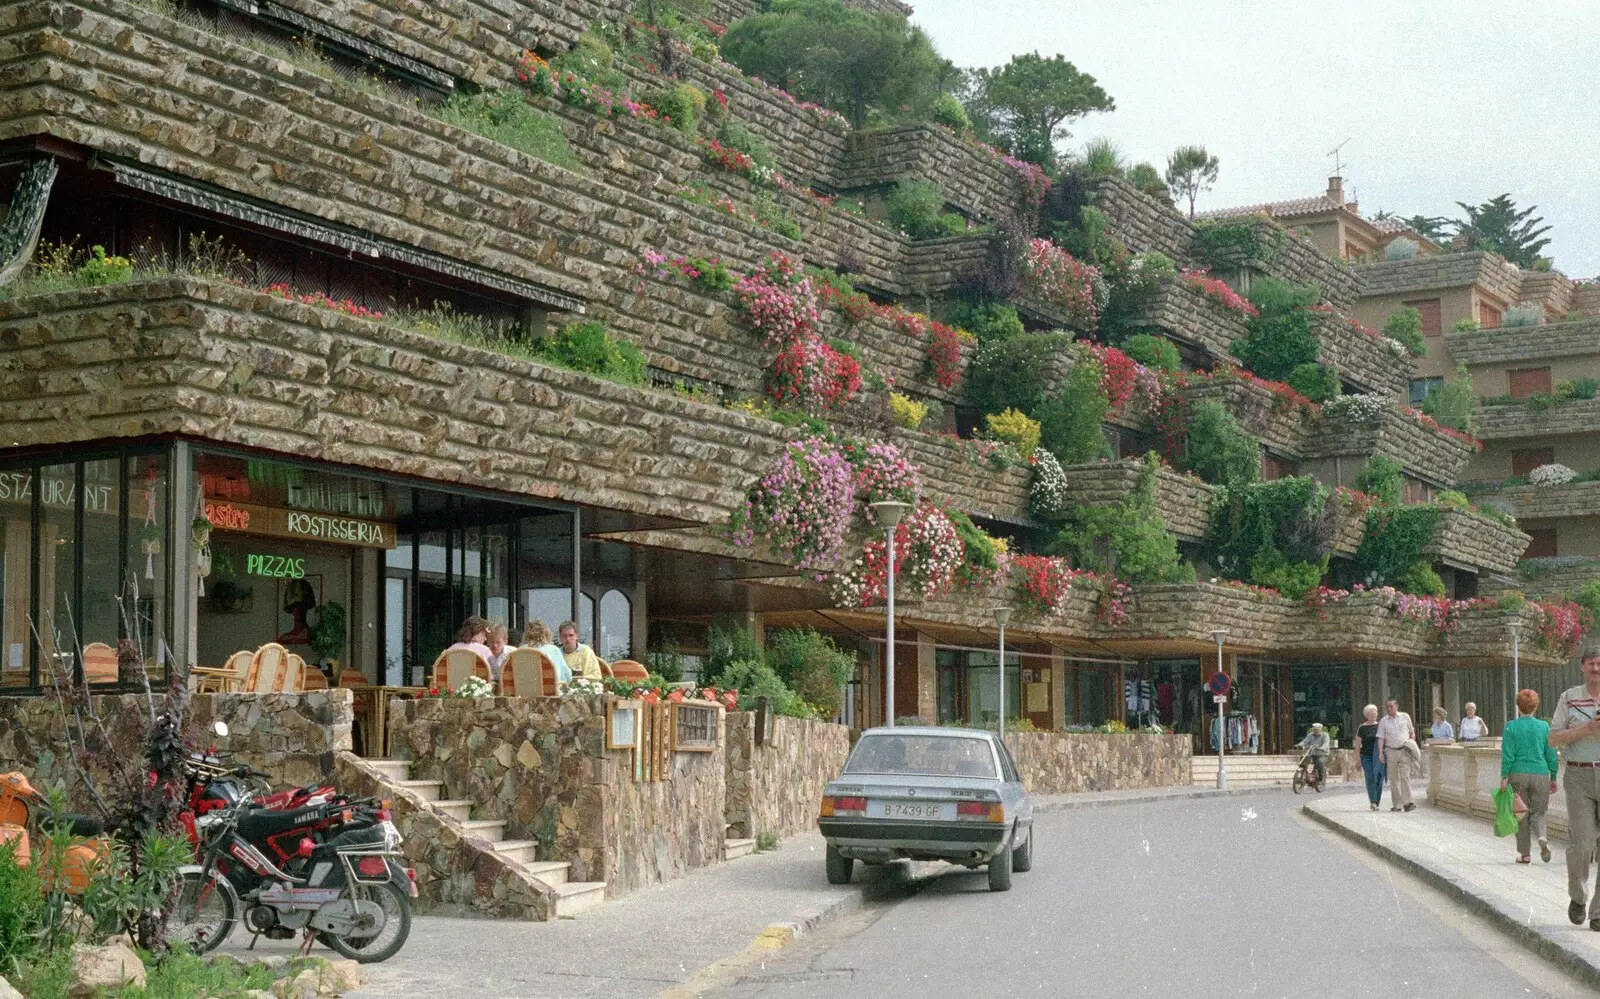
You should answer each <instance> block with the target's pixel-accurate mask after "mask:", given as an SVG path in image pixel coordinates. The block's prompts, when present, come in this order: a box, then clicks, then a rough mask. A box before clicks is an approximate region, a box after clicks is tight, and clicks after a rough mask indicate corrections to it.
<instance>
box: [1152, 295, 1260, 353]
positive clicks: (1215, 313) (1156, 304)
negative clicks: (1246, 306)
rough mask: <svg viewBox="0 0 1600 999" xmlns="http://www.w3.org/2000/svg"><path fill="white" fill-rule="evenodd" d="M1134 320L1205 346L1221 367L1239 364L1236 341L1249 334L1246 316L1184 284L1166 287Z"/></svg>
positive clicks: (1188, 341) (1196, 344) (1191, 342)
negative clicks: (1235, 351) (1234, 353)
mask: <svg viewBox="0 0 1600 999" xmlns="http://www.w3.org/2000/svg"><path fill="white" fill-rule="evenodd" d="M1135 321H1136V322H1137V323H1138V324H1139V325H1141V326H1148V327H1153V328H1155V329H1158V330H1160V331H1162V332H1164V333H1166V334H1167V335H1169V336H1171V337H1173V338H1175V339H1178V340H1182V341H1184V342H1185V343H1190V344H1193V345H1195V346H1197V347H1202V348H1204V349H1205V350H1207V351H1208V352H1210V354H1211V356H1212V357H1213V358H1215V359H1216V361H1217V362H1218V363H1222V364H1237V363H1239V362H1238V360H1237V359H1236V358H1235V357H1234V356H1233V354H1232V350H1233V342H1234V341H1235V340H1238V339H1240V338H1242V337H1243V336H1244V335H1245V334H1246V333H1248V332H1249V331H1248V330H1247V329H1246V328H1245V319H1244V316H1241V315H1240V314H1239V313H1237V312H1234V311H1233V310H1232V309H1229V308H1226V307H1224V306H1221V305H1218V304H1217V303H1215V302H1213V301H1211V300H1210V299H1209V298H1207V297H1206V296H1205V295H1203V294H1201V293H1200V292H1198V291H1196V290H1195V289H1193V288H1191V287H1189V286H1188V285H1186V284H1184V283H1183V282H1181V281H1173V282H1172V283H1170V284H1167V285H1164V286H1163V287H1162V288H1161V290H1160V291H1158V292H1156V294H1155V295H1154V296H1153V297H1152V298H1151V300H1150V304H1149V305H1148V306H1147V307H1146V308H1145V309H1144V310H1143V312H1141V313H1140V315H1139V316H1138V317H1137V318H1136V320H1135Z"/></svg>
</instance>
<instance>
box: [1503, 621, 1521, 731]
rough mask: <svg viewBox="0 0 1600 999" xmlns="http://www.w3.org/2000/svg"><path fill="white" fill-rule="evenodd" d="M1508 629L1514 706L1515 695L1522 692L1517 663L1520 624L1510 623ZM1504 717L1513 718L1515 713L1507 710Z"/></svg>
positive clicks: (1516, 622)
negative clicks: (1509, 632)
mask: <svg viewBox="0 0 1600 999" xmlns="http://www.w3.org/2000/svg"><path fill="white" fill-rule="evenodd" d="M1508 627H1509V628H1510V629H1511V701H1512V703H1513V704H1515V703H1516V700H1517V694H1519V693H1520V692H1521V691H1522V676H1521V669H1520V666H1521V664H1520V662H1519V661H1518V660H1519V653H1520V652H1521V649H1520V645H1521V643H1522V622H1521V621H1512V622H1511V623H1510V624H1509V625H1508ZM1506 717H1507V718H1515V717H1516V713H1515V712H1514V711H1512V710H1510V709H1509V708H1508V709H1507V711H1506Z"/></svg>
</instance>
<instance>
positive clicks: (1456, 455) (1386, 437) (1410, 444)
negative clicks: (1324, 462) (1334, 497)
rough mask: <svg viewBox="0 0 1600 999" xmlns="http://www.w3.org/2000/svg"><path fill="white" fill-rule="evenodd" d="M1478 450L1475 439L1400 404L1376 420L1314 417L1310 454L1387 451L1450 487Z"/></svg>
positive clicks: (1364, 454)
mask: <svg viewBox="0 0 1600 999" xmlns="http://www.w3.org/2000/svg"><path fill="white" fill-rule="evenodd" d="M1474 453H1476V452H1475V449H1474V448H1473V446H1472V445H1471V444H1468V443H1467V442H1466V441H1463V440H1459V439H1457V438H1455V437H1451V436H1449V435H1448V434H1445V433H1443V432H1441V431H1438V430H1434V429H1433V428H1432V427H1429V426H1427V425H1425V424H1424V423H1422V421H1421V420H1419V419H1417V418H1415V417H1413V416H1411V415H1409V414H1407V413H1402V412H1400V411H1399V410H1397V409H1391V410H1389V412H1388V413H1386V414H1385V415H1383V416H1382V417H1379V418H1378V419H1376V420H1371V421H1365V422H1362V421H1356V420H1352V419H1343V418H1341V419H1334V418H1330V417H1326V416H1325V417H1322V418H1320V419H1317V420H1314V421H1312V422H1311V426H1310V430H1309V432H1308V433H1307V434H1306V441H1305V447H1304V451H1303V455H1304V457H1307V458H1333V457H1341V456H1351V457H1360V458H1366V457H1370V456H1371V455H1373V454H1384V455H1387V456H1389V457H1390V458H1393V459H1395V460H1396V461H1398V462H1400V463H1401V464H1402V465H1404V466H1405V468H1406V471H1408V472H1411V473H1412V474H1414V475H1417V476H1420V477H1422V478H1424V479H1427V480H1428V481H1430V482H1434V483H1437V484H1438V485H1441V486H1444V487H1446V488H1448V487H1449V486H1452V485H1454V484H1455V481H1456V478H1457V477H1458V476H1460V474H1461V471H1462V469H1464V468H1466V467H1467V462H1468V461H1470V460H1471V459H1472V456H1473V454H1474Z"/></svg>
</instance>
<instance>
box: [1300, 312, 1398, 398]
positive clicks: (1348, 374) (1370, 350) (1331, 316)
mask: <svg viewBox="0 0 1600 999" xmlns="http://www.w3.org/2000/svg"><path fill="white" fill-rule="evenodd" d="M1314 332H1315V333H1316V336H1317V339H1318V340H1319V341H1321V343H1322V351H1321V355H1320V360H1321V361H1322V363H1323V364H1327V365H1331V366H1332V367H1333V368H1335V369H1336V370H1337V371H1338V372H1339V377H1340V378H1343V379H1345V380H1346V381H1349V382H1352V383H1354V384H1355V385H1357V386H1359V387H1360V389H1361V391H1363V392H1370V393H1373V394H1375V395H1382V396H1388V397H1398V396H1399V395H1400V394H1401V392H1403V391H1404V390H1405V388H1406V386H1407V384H1408V383H1409V380H1410V378H1411V371H1412V359H1411V355H1409V354H1407V353H1406V352H1405V349H1404V347H1403V346H1401V345H1400V343H1399V341H1397V340H1391V339H1389V338H1388V337H1386V336H1384V335H1383V334H1382V333H1377V332H1373V331H1370V330H1364V329H1363V328H1361V327H1359V326H1358V325H1356V324H1355V323H1354V322H1353V321H1352V320H1350V319H1349V318H1347V317H1345V316H1342V315H1339V314H1337V313H1326V314H1323V315H1321V316H1319V317H1318V319H1317V322H1316V324H1315V326H1314ZM1396 347H1400V349H1399V350H1398V351H1397V350H1396V349H1395V348H1396Z"/></svg>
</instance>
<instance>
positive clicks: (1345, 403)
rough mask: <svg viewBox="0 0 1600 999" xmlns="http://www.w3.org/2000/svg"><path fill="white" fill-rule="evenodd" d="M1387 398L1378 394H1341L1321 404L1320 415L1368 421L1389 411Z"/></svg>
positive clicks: (1360, 421) (1376, 418) (1379, 417)
mask: <svg viewBox="0 0 1600 999" xmlns="http://www.w3.org/2000/svg"><path fill="white" fill-rule="evenodd" d="M1389 406H1390V404H1389V400H1388V399H1386V398H1384V397H1383V396H1380V395H1341V396H1337V397H1335V398H1332V399H1329V400H1328V401H1327V402H1325V403H1323V404H1322V415H1323V416H1324V417H1331V418H1333V419H1336V420H1351V421H1354V422H1358V423H1370V422H1372V421H1374V420H1379V419H1382V418H1383V416H1384V414H1386V413H1388V412H1389Z"/></svg>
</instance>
